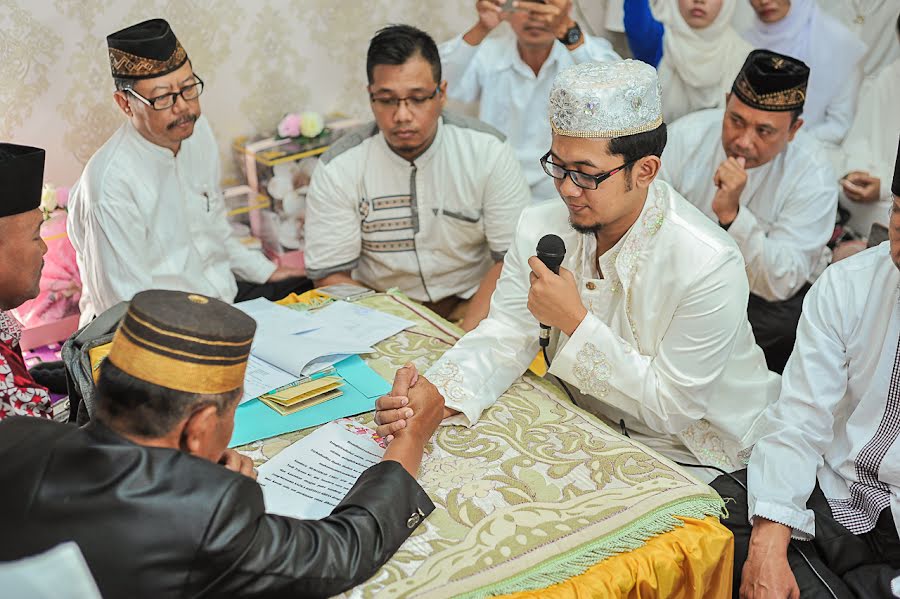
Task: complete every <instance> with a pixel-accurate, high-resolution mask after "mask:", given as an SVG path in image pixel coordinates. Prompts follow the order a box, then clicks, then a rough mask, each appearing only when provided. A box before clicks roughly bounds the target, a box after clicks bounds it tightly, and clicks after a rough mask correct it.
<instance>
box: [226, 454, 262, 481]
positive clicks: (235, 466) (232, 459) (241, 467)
mask: <svg viewBox="0 0 900 599" xmlns="http://www.w3.org/2000/svg"><path fill="white" fill-rule="evenodd" d="M219 463H220V464H221V465H223V466H225V467H226V468H228V469H229V470H231V471H232V472H237V473H238V474H243V475H244V476H249V477H250V478H252V479H253V480H256V468H254V467H253V460H251V459H250V458H248V457H247V456H245V455H241V454H240V453H238V452H236V451H235V450H233V449H226V450H225V453H223V454H222V457H221V458H219Z"/></svg>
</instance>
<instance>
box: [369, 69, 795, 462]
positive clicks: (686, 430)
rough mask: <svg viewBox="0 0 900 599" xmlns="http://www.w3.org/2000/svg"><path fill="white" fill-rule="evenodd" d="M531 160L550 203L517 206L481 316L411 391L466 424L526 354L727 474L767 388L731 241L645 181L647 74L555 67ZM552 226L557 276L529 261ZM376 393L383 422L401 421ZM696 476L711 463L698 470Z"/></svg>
mask: <svg viewBox="0 0 900 599" xmlns="http://www.w3.org/2000/svg"><path fill="white" fill-rule="evenodd" d="M550 122H551V125H552V127H553V142H552V144H551V147H550V150H549V151H548V152H547V153H546V154H545V156H544V158H543V164H544V168H545V169H546V172H547V174H548V175H550V176H551V177H553V178H554V179H555V180H556V188H557V190H558V194H559V196H561V198H562V199H561V200H557V201H553V202H544V203H541V204H539V205H537V206H532V207H530V208H528V209H527V210H526V211H525V212H524V213H523V214H522V218H521V219H520V221H519V225H518V230H517V232H516V238H515V241H514V243H513V246H512V248H510V251H509V254H508V255H507V258H506V263H505V265H504V268H503V275H502V277H501V279H500V282H499V283H498V285H497V290H496V292H495V294H494V297H493V300H492V302H491V311H490V314H489V316H488V317H487V319H485V320H484V321H483V322H482V323H481V325H479V327H478V328H477V329H475V330H474V331H472V332H471V333H469V334H467V335H465V336H464V337H463V338H462V339H460V341H459V342H458V343H457V344H456V346H454V347H453V348H452V349H450V350H449V351H448V352H447V353H445V354H444V355H443V356H442V357H441V358H440V359H439V360H438V361H437V363H435V364H434V365H433V366H432V367H431V368H430V369H429V370H428V371H427V373H426V374H425V377H424V378H425V379H426V380H428V381H430V382H431V383H432V384H433V385H434V386H433V387H432V386H430V385H428V384H424V385H422V383H421V381H420V382H419V383H417V384H416V385H415V386H414V387H413V388H412V389H411V390H410V392H409V393H410V394H411V396H415V395H416V394H417V393H439V394H440V395H442V396H443V397H444V399H445V405H446V406H447V410H446V411H445V413H446V416H447V418H446V419H445V423H446V424H458V425H464V426H472V425H475V424H476V422H477V421H478V419H479V417H480V415H481V413H482V412H483V411H484V410H486V409H489V408H490V406H491V405H492V404H493V403H494V402H495V401H496V400H497V398H498V397H499V396H500V395H501V394H502V393H504V392H505V391H506V390H507V388H508V387H509V386H510V384H512V383H513V381H514V380H515V379H516V377H518V376H520V375H521V374H522V373H523V372H525V370H526V369H527V368H528V365H529V363H530V362H531V361H532V359H533V358H534V356H535V353H536V352H537V350H538V347H539V342H538V336H539V330H540V327H539V326H538V323H544V324H545V325H549V326H550V327H551V330H552V334H551V335H550V336H549V347H548V353H547V356H548V357H551V356H552V363H551V365H550V373H551V374H555V375H556V376H558V377H559V378H560V379H562V380H563V381H565V382H567V383H568V384H569V385H572V386H573V387H574V388H575V391H576V395H575V396H574V398H575V400H576V402H577V403H578V405H580V406H581V407H583V408H585V409H587V410H589V411H591V412H592V413H594V414H596V415H597V416H599V417H600V418H602V419H604V420H606V421H607V422H610V423H614V424H616V425H617V426H619V425H620V426H622V427H623V428H624V429H625V430H627V431H628V432H629V434H630V435H631V436H632V437H633V438H636V439H639V440H640V441H641V442H643V443H645V444H646V445H647V446H649V447H651V448H653V449H655V450H657V451H659V452H660V453H662V454H663V455H665V456H667V457H669V458H672V459H675V460H679V461H683V462H686V463H691V464H697V465H699V464H704V465H710V466H715V467H717V468H721V469H724V470H728V471H731V470H735V469H737V468H739V467H740V466H741V464H742V462H741V458H740V456H739V452H740V449H741V448H742V447H743V446H745V445H747V444H748V443H752V442H753V440H754V439H755V438H756V437H755V434H754V425H755V423H756V421H757V419H758V418H759V417H760V415H761V414H762V412H763V410H764V409H765V408H766V406H767V405H768V404H769V403H770V402H772V401H774V400H775V398H776V397H777V395H778V391H779V377H778V375H776V374H774V373H772V372H769V370H768V369H767V368H766V365H765V359H764V357H763V355H762V351H761V350H760V349H759V347H757V346H756V344H755V343H754V341H753V333H752V332H751V330H750V324H749V323H748V322H747V312H746V308H747V296H748V286H747V277H746V275H745V274H744V262H743V259H742V258H741V254H740V251H739V250H738V248H737V246H736V245H735V244H734V242H733V241H732V240H731V239H730V238H729V236H728V235H727V234H726V233H725V232H724V231H722V230H721V229H720V228H719V227H717V226H716V225H715V224H713V223H711V222H710V221H709V219H707V218H706V217H705V216H703V214H701V213H700V212H699V211H698V210H697V209H696V208H694V207H693V206H691V205H690V204H689V203H688V202H687V201H686V200H685V199H684V198H683V197H681V196H680V195H679V194H678V192H676V191H675V190H674V189H672V187H671V186H669V185H668V184H667V183H665V182H663V181H661V180H659V178H657V176H656V175H657V173H658V172H659V167H660V158H659V157H660V155H661V154H662V151H663V148H664V147H665V143H666V129H665V125H664V124H663V122H662V110H661V104H660V96H659V84H658V81H657V77H656V71H655V70H654V69H653V68H652V67H650V66H649V65H647V64H644V63H642V62H638V61H632V60H626V61H618V62H612V63H604V64H597V63H583V64H579V65H574V66H571V67H569V68H567V69H565V70H563V71H562V72H561V73H560V74H559V75H558V76H557V78H556V81H555V83H554V86H553V89H552V91H551V94H550ZM547 234H553V235H557V236H559V238H561V239H562V242H563V243H564V244H565V248H566V252H565V258H564V260H562V267H561V268H559V271H558V272H559V274H554V272H553V271H552V270H551V269H549V268H548V267H547V266H545V264H544V263H542V262H541V260H539V259H538V258H537V257H535V248H536V245H537V244H538V242H539V240H542V239H543V238H544V236H545V235H547ZM401 401H402V400H400V399H398V398H395V397H385V398H381V399H379V400H378V412H377V413H376V420H377V421H378V422H379V430H380V432H382V433H384V434H390V433H391V432H393V431H394V430H397V429H398V427H400V428H402V427H403V426H404V425H405V420H406V418H407V417H408V413H409V411H410V409H409V408H408V407H403V404H402V403H401ZM698 472H700V473H701V475H705V476H706V477H707V479H708V480H709V479H711V478H712V477H713V476H715V472H713V471H712V470H708V469H706V470H700V471H698Z"/></svg>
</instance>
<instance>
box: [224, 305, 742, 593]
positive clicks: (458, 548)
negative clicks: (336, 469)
mask: <svg viewBox="0 0 900 599" xmlns="http://www.w3.org/2000/svg"><path fill="white" fill-rule="evenodd" d="M360 303H361V304H363V305H366V306H368V307H370V308H375V309H378V310H382V311H385V312H389V313H391V314H394V315H397V316H400V317H402V318H406V319H408V320H411V321H413V322H415V323H416V325H415V326H413V327H411V328H409V329H407V330H406V331H404V332H402V333H400V334H398V335H395V336H394V337H391V338H389V339H387V340H385V341H383V342H381V343H380V344H378V346H377V347H376V349H377V354H372V355H369V356H364V357H365V359H366V362H367V363H368V364H369V366H370V367H371V368H372V369H373V370H375V371H376V372H377V373H378V374H380V375H381V376H383V377H384V378H385V379H387V380H392V379H393V375H394V372H395V371H396V370H397V369H398V368H400V367H401V366H403V365H404V364H406V363H407V362H413V363H415V364H416V366H417V367H418V368H419V370H420V372H424V371H425V370H427V368H428V366H429V365H431V364H432V363H433V362H434V361H435V360H436V359H437V358H438V357H439V356H440V355H441V354H442V353H443V352H444V351H446V350H447V349H449V348H450V347H452V346H453V344H454V343H455V341H456V339H458V338H459V335H460V332H459V329H457V328H456V327H454V326H453V325H451V324H449V323H447V322H446V321H444V320H442V319H441V318H439V317H438V316H436V315H435V314H433V313H431V312H429V311H428V310H426V309H425V308H423V307H421V306H420V305H418V304H416V303H415V302H413V301H411V300H409V299H407V298H405V297H404V296H402V295H398V294H378V295H376V296H373V297H369V298H366V299H364V300H361V301H360ZM356 418H357V419H358V420H359V421H360V422H363V423H366V424H369V425H372V424H373V423H372V419H373V413H371V412H370V413H367V414H362V415H360V416H358V417H356ZM309 432H311V431H310V430H306V431H298V432H295V433H289V434H285V435H282V436H279V437H274V438H272V439H267V440H264V441H259V442H256V443H251V444H248V445H245V446H243V447H240V448H239V450H240V451H242V452H243V453H245V454H247V455H249V456H250V457H252V458H253V459H254V460H255V461H256V462H257V464H259V463H262V462H264V461H266V460H267V459H269V458H271V457H272V456H273V455H275V454H277V453H278V452H279V451H280V450H282V449H284V448H285V447H286V446H288V445H290V444H291V443H293V442H294V441H296V440H298V439H300V438H302V437H304V436H305V435H307V434H309ZM419 482H420V484H421V485H422V487H423V488H424V489H425V490H426V491H427V492H428V494H429V496H430V497H431V499H432V501H433V502H434V504H435V506H436V507H437V509H436V510H435V511H434V512H433V513H432V514H431V515H430V516H429V517H428V519H427V520H426V521H425V523H424V524H423V525H422V526H420V527H419V528H418V529H417V530H416V532H415V533H414V534H413V535H412V536H411V537H410V538H409V539H408V540H407V541H406V543H405V544H404V545H403V546H402V547H401V548H400V550H399V551H398V552H397V553H396V555H394V557H393V558H392V559H391V560H390V561H389V562H388V563H387V564H386V565H385V566H384V567H383V568H381V570H379V572H378V573H377V574H376V575H375V576H374V577H372V578H371V579H370V580H369V581H367V582H366V583H365V584H362V585H360V586H358V587H356V588H354V589H353V590H352V591H349V592H347V593H346V596H347V597H379V598H383V597H488V596H493V595H504V594H510V596H512V597H517V598H522V599H524V598H526V597H527V598H532V597H533V598H537V597H541V598H545V597H546V598H549V599H568V598H574V597H579V598H581V597H597V598H601V597H603V598H605V597H610V598H618V597H621V598H626V597H627V598H632V599H639V598H640V599H646V598H649V597H660V598H667V599H695V598H700V597H709V598H715V597H723V598H724V597H730V592H731V570H732V566H731V563H732V554H733V545H732V543H733V540H732V537H731V533H729V532H728V530H727V529H725V528H724V527H723V526H722V525H721V524H719V522H718V520H717V516H718V515H719V513H720V511H721V509H722V502H721V500H720V499H719V497H718V496H717V495H716V494H715V492H714V491H713V490H712V489H711V488H710V487H708V486H706V485H704V484H701V483H700V482H698V481H697V480H696V479H694V478H693V477H691V476H690V475H688V474H687V473H685V472H684V471H683V470H682V469H681V468H679V467H678V466H675V465H674V464H672V463H671V462H670V461H668V460H666V459H665V458H662V457H661V456H659V455H658V454H656V453H654V452H653V451H651V450H649V449H647V448H645V447H643V446H642V445H640V444H638V443H636V442H634V441H632V440H630V439H628V438H625V437H623V436H621V435H619V434H618V433H616V432H615V431H613V430H612V429H611V428H609V427H608V426H606V425H605V424H604V423H602V422H601V421H599V420H598V419H597V418H596V417H594V416H592V415H590V414H588V413H587V412H585V411H583V410H581V409H579V408H577V407H575V406H573V405H572V403H571V402H570V401H569V400H568V399H567V398H566V397H565V395H564V394H563V393H562V391H561V390H560V389H559V388H558V387H556V386H554V385H553V384H551V383H550V382H549V381H546V380H543V379H541V378H539V377H537V376H535V375H534V374H532V373H530V372H529V373H526V374H525V375H523V376H522V377H520V378H519V379H518V380H516V382H515V383H514V384H513V385H512V386H511V387H510V389H509V390H508V391H507V392H506V393H505V394H504V395H503V396H502V397H501V398H500V399H499V400H498V401H497V403H496V404H494V406H493V407H491V408H490V409H488V410H487V411H485V413H484V415H483V416H482V418H481V420H480V421H479V422H478V423H477V424H476V425H475V426H474V427H472V428H464V427H458V426H442V427H440V428H439V429H438V431H437V433H436V434H435V436H434V437H433V438H432V441H431V443H430V444H429V446H428V447H426V455H425V457H424V460H423V463H422V469H421V470H420V472H419Z"/></svg>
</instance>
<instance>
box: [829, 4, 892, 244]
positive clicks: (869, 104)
mask: <svg viewBox="0 0 900 599" xmlns="http://www.w3.org/2000/svg"><path fill="white" fill-rule="evenodd" d="M897 10H898V12H900V8H898V9H897ZM897 45H898V47H900V44H897ZM898 102H900V59H897V60H895V61H894V62H893V64H890V65H888V66H887V67H885V68H884V69H882V70H881V71H879V72H878V73H877V74H876V75H875V76H873V77H871V78H869V79H867V80H866V82H865V84H863V87H862V89H861V90H860V92H859V111H858V112H857V113H856V120H855V121H854V122H853V127H851V128H850V133H848V134H847V138H846V139H845V140H844V144H843V146H841V153H840V157H839V159H838V160H837V162H838V163H839V164H840V166H839V168H838V174H839V175H840V176H843V175H845V174H846V173H848V172H850V171H866V172H868V173H869V174H870V175H872V176H873V177H878V179H879V180H880V182H881V195H880V197H879V199H878V201H875V202H869V203H863V202H854V201H853V200H850V199H849V198H847V197H846V196H845V195H844V193H843V192H841V206H843V207H844V208H846V209H847V210H849V211H850V221H849V222H848V223H847V224H848V225H849V226H850V228H851V229H853V230H854V231H856V232H857V233H859V234H860V235H864V236H866V235H868V234H869V230H870V229H871V228H872V223H879V224H881V225H884V226H885V227H887V226H888V220H889V219H888V209H889V208H890V207H891V204H892V203H893V200H892V199H891V182H892V181H893V180H894V164H895V158H896V156H897V134H898V133H900V110H898V109H897V103H898Z"/></svg>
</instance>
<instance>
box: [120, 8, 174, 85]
mask: <svg viewBox="0 0 900 599" xmlns="http://www.w3.org/2000/svg"><path fill="white" fill-rule="evenodd" d="M106 45H107V46H109V66H110V69H111V70H112V76H113V77H115V78H119V79H149V78H151V77H161V76H162V75H167V74H169V73H171V72H172V71H174V70H176V69H178V68H180V67H181V65H183V64H184V63H185V62H187V60H188V55H187V52H185V51H184V48H182V47H181V44H180V43H179V42H178V38H176V37H175V33H174V32H173V31H172V28H171V27H169V24H168V23H167V22H166V21H165V20H164V19H151V20H149V21H144V22H143V23H138V24H137V25H132V26H131V27H126V28H125V29H122V30H121V31H117V32H115V33H113V34H112V35H109V36H107V38H106Z"/></svg>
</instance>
